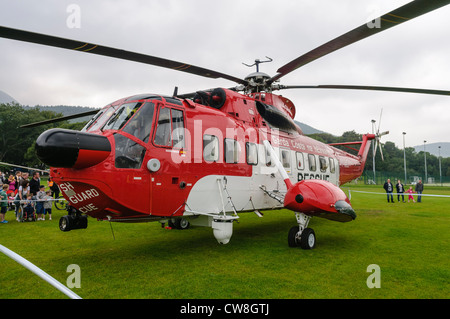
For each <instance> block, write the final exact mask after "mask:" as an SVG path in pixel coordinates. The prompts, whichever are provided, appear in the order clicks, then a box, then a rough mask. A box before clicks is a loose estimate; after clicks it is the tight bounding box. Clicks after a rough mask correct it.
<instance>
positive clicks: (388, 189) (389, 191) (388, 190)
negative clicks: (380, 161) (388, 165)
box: [383, 179, 394, 203]
mask: <svg viewBox="0 0 450 319" xmlns="http://www.w3.org/2000/svg"><path fill="white" fill-rule="evenodd" d="M383 188H384V190H385V191H386V194H387V201H388V203H389V196H391V202H392V203H393V202H394V197H393V196H392V192H393V191H394V185H392V183H391V180H390V179H388V180H387V182H386V183H384V186H383Z"/></svg>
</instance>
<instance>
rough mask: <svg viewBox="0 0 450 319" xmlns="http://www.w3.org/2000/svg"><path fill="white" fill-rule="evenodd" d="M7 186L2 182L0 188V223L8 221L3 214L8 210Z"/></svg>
mask: <svg viewBox="0 0 450 319" xmlns="http://www.w3.org/2000/svg"><path fill="white" fill-rule="evenodd" d="M8 188H9V185H8V184H3V185H2V189H1V190H0V223H2V224H6V223H8V221H7V220H5V215H6V212H7V210H8V195H6V191H7V190H8Z"/></svg>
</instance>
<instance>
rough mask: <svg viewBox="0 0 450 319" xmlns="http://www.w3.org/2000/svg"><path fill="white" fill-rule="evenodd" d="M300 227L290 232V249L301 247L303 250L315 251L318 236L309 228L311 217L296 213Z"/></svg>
mask: <svg viewBox="0 0 450 319" xmlns="http://www.w3.org/2000/svg"><path fill="white" fill-rule="evenodd" d="M295 217H296V218H297V223H298V226H294V227H292V228H291V229H290V230H289V234H288V244H289V247H301V248H302V249H313V248H314V247H315V246H316V234H315V233H314V230H313V229H312V228H307V226H308V223H309V220H310V219H311V217H310V216H306V215H305V214H303V213H295Z"/></svg>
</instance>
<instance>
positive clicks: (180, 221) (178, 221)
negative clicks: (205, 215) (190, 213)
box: [169, 218, 191, 229]
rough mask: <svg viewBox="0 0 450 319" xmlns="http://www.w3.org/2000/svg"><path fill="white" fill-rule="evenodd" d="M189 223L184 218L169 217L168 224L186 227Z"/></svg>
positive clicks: (174, 226) (180, 227)
mask: <svg viewBox="0 0 450 319" xmlns="http://www.w3.org/2000/svg"><path fill="white" fill-rule="evenodd" d="M190 225H191V224H190V223H189V221H188V220H187V219H186V218H174V219H169V226H170V227H172V228H175V229H188V228H189V226H190Z"/></svg>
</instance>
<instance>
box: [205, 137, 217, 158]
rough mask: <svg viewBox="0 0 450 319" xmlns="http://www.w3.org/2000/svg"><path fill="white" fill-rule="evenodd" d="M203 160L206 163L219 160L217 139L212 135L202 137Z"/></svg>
mask: <svg viewBox="0 0 450 319" xmlns="http://www.w3.org/2000/svg"><path fill="white" fill-rule="evenodd" d="M203 158H204V159H205V161H207V162H217V161H218V160H219V139H218V138H217V137H216V136H214V135H207V134H205V135H203Z"/></svg>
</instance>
